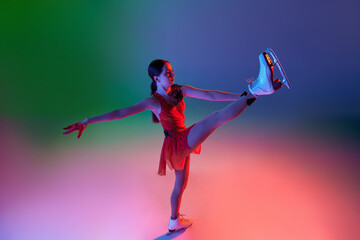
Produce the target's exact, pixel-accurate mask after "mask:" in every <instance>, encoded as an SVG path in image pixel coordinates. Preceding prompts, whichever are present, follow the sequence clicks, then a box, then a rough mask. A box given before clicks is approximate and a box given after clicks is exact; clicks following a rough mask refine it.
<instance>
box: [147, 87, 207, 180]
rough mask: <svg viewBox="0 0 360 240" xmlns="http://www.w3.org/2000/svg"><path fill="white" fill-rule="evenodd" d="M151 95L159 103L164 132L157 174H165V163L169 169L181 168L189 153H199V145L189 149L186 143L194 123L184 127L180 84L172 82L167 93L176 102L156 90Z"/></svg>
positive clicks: (183, 104) (183, 106) (183, 103)
mask: <svg viewBox="0 0 360 240" xmlns="http://www.w3.org/2000/svg"><path fill="white" fill-rule="evenodd" d="M153 95H154V96H155V97H156V98H157V99H158V100H159V102H160V104H161V112H160V123H161V125H162V127H163V128H164V133H165V139H164V144H163V147H162V150H161V156H160V163H159V171H158V174H159V175H165V174H166V164H167V165H168V166H169V168H170V169H171V170H172V169H175V170H182V169H183V168H184V164H185V160H186V158H187V157H190V153H196V154H200V151H201V145H199V146H198V147H197V148H195V149H191V148H190V147H189V145H188V139H187V138H188V135H189V132H190V129H191V128H192V127H193V126H194V124H193V125H191V127H189V128H186V127H185V114H184V110H185V102H184V99H183V97H182V93H181V86H180V85H177V84H174V85H173V86H172V87H171V92H170V94H169V95H170V96H173V97H175V99H177V103H173V102H171V101H169V100H166V99H165V98H164V97H162V96H161V95H160V94H158V93H157V92H155V93H154V94H153Z"/></svg>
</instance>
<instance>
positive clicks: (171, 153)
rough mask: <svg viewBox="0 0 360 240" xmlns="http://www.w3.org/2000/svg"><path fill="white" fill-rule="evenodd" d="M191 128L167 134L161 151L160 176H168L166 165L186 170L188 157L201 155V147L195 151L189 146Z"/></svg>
mask: <svg viewBox="0 0 360 240" xmlns="http://www.w3.org/2000/svg"><path fill="white" fill-rule="evenodd" d="M193 126H194V124H193V125H191V127H188V128H184V129H180V130H172V131H169V132H167V133H166V134H165V139H164V144H163V146H162V150H161V156H160V163H159V171H158V174H159V175H160V176H163V175H166V165H167V166H168V167H169V168H170V169H171V170H173V169H175V170H182V169H184V165H185V160H186V157H188V156H189V155H190V153H195V154H200V152H201V145H199V146H198V147H197V148H195V149H193V148H192V149H191V148H190V147H189V144H188V135H189V132H190V130H191V128H192V127H193Z"/></svg>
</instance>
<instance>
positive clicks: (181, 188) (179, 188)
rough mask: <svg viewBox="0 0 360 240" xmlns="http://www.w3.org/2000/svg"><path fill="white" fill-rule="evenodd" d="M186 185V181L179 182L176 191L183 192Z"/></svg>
mask: <svg viewBox="0 0 360 240" xmlns="http://www.w3.org/2000/svg"><path fill="white" fill-rule="evenodd" d="M186 185H187V183H186V182H181V183H177V184H176V185H175V187H174V192H175V193H176V194H178V195H180V194H182V193H183V192H184V190H185V188H186Z"/></svg>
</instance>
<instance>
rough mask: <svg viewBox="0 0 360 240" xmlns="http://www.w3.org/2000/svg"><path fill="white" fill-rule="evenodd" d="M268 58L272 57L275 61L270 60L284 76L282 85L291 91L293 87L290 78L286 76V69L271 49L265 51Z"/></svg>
mask: <svg viewBox="0 0 360 240" xmlns="http://www.w3.org/2000/svg"><path fill="white" fill-rule="evenodd" d="M265 52H266V53H267V54H268V56H271V57H272V59H273V60H270V61H272V62H273V63H272V66H274V65H276V66H277V67H278V69H279V71H280V73H281V75H282V76H283V80H281V83H282V84H285V86H287V87H288V88H289V89H291V85H290V82H289V79H288V77H287V76H286V73H285V70H284V68H283V67H282V66H281V63H280V61H279V59H278V57H277V56H276V54H275V52H274V51H273V50H272V49H271V48H268V49H266V51H265Z"/></svg>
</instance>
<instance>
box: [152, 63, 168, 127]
mask: <svg viewBox="0 0 360 240" xmlns="http://www.w3.org/2000/svg"><path fill="white" fill-rule="evenodd" d="M165 63H169V62H168V61H166V60H163V59H156V60H154V61H152V62H151V63H150V64H149V67H148V74H149V77H150V78H151V79H152V82H151V85H150V89H151V95H153V94H154V93H155V92H156V90H157V86H156V82H155V79H154V77H155V76H156V77H157V76H159V75H160V74H161V72H162V70H163V67H164V65H165ZM152 119H153V123H159V119H158V118H157V117H156V115H155V114H154V113H152Z"/></svg>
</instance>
